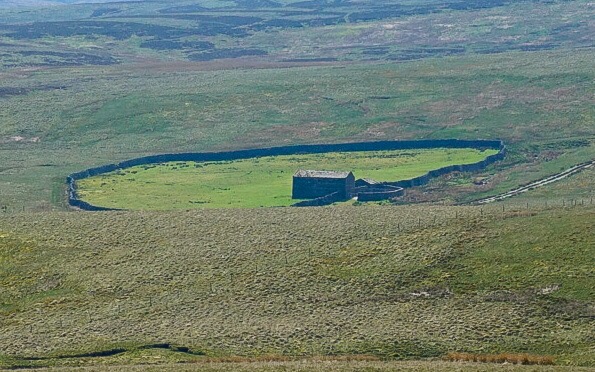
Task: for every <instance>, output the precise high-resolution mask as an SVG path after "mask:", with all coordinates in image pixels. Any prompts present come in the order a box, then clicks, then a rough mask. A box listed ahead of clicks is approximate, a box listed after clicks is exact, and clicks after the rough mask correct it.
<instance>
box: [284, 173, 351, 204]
mask: <svg viewBox="0 0 595 372" xmlns="http://www.w3.org/2000/svg"><path fill="white" fill-rule="evenodd" d="M354 191H355V177H354V175H353V173H352V172H335V171H317V170H298V171H297V172H295V174H294V175H293V189H292V194H291V197H292V198H293V199H314V198H319V197H321V196H325V195H329V194H332V193H335V192H337V193H339V195H338V197H339V198H340V199H344V200H346V199H349V198H351V197H352V195H353V193H354Z"/></svg>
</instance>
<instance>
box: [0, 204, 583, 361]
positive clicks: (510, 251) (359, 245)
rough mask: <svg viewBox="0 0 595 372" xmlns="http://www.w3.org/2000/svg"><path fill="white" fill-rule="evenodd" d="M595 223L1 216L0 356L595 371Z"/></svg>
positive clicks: (367, 213)
mask: <svg viewBox="0 0 595 372" xmlns="http://www.w3.org/2000/svg"><path fill="white" fill-rule="evenodd" d="M593 212H594V209H593V205H589V204H587V205H585V206H573V207H571V208H568V207H567V208H561V207H558V206H556V207H554V208H552V207H549V208H548V209H542V207H537V206H534V207H531V208H530V209H529V210H527V209H526V207H525V206H524V205H520V206H519V205H517V206H513V205H511V204H509V205H507V207H506V209H505V210H504V211H502V209H501V206H500V205H496V206H486V207H482V208H479V207H456V208H453V207H412V206H403V207H382V206H377V207H335V208H306V209H261V210H258V211H256V210H251V209H245V210H202V211H188V212H176V213H164V212H125V213H123V212H120V213H114V212H107V213H50V214H35V215H30V214H22V215H15V216H12V217H5V218H2V219H0V231H2V238H1V240H0V244H1V245H0V247H2V250H1V251H0V252H1V255H0V257H1V260H2V261H1V262H2V265H3V268H4V269H3V271H2V272H1V274H0V283H1V284H2V286H3V288H6V290H5V291H3V292H2V293H1V294H0V304H1V305H0V311H1V312H2V314H3V317H2V318H1V319H2V320H0V322H1V324H0V327H1V328H2V329H3V333H4V335H5V336H6V337H4V338H2V339H0V346H1V348H2V350H4V353H5V354H8V355H14V356H16V357H17V359H14V360H12V361H11V359H4V363H5V365H14V364H19V365H20V364H23V363H25V364H41V365H44V364H61V363H66V362H61V359H51V358H50V359H48V360H37V361H36V360H24V359H20V358H22V357H32V356H49V357H51V356H58V355H72V354H77V353H82V352H91V351H101V350H110V349H114V348H119V347H124V348H128V347H133V346H134V345H137V346H140V345H145V344H155V343H163V342H167V343H171V344H174V345H177V346H183V347H186V348H189V350H190V351H193V352H194V353H198V354H203V353H204V354H206V355H207V356H225V355H245V356H250V355H253V356H258V355H268V354H274V355H287V356H300V355H320V354H322V355H327V354H331V355H337V354H338V355H341V354H371V355H375V356H377V357H380V358H397V359H411V358H432V357H435V358H437V357H441V356H443V355H445V354H446V353H448V352H452V351H464V352H475V353H499V352H528V353H532V354H540V355H553V356H555V358H556V361H557V363H560V364H573V365H592V364H593V363H594V360H593V354H592V351H591V350H590V347H591V346H592V344H591V336H590V335H592V333H593V331H595V330H594V329H593V322H592V320H591V319H592V316H593V311H594V308H593V306H594V303H593V298H594V294H595V293H593V288H595V283H593V276H592V275H590V272H591V268H592V267H593V265H594V264H595V262H593V257H595V254H594V253H595V252H594V251H593V249H594V247H595V245H593V244H592V243H593V241H595V236H593V231H592V229H591V227H592V226H591V225H592V223H591V221H593V218H594V217H595V215H594V213H593ZM126 345H128V346H126ZM156 352H158V351H156ZM143 353H149V354H151V351H150V350H147V351H144V352H143ZM165 354H166V355H165V356H163V358H164V359H163V360H172V359H171V358H173V360H178V359H179V358H181V359H183V360H193V359H196V358H199V359H200V358H203V357H202V356H200V355H188V354H185V353H179V352H178V353H171V352H170V353H165ZM134 355H135V354H134V353H132V354H122V355H120V356H119V357H118V358H112V359H109V358H108V359H106V360H108V361H111V362H110V363H122V362H130V361H134ZM158 355H161V354H158ZM123 358H124V359H123ZM99 360H103V359H99ZM88 362H89V360H88V359H85V358H73V359H72V360H71V361H69V362H68V363H75V364H77V363H83V364H84V363H88Z"/></svg>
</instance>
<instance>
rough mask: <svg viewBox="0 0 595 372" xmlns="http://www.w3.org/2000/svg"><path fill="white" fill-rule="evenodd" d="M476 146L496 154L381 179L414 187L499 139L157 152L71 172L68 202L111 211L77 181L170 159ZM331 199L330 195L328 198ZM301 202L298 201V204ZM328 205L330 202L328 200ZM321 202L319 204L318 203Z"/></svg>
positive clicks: (498, 157)
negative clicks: (91, 199) (82, 193)
mask: <svg viewBox="0 0 595 372" xmlns="http://www.w3.org/2000/svg"><path fill="white" fill-rule="evenodd" d="M442 147H445V148H476V149H497V150H499V151H498V153H497V154H495V155H491V156H488V157H487V158H486V159H484V160H482V161H480V162H477V163H473V164H466V165H453V166H448V167H444V168H440V169H437V170H433V171H431V172H428V173H427V174H425V175H423V176H421V177H416V178H413V179H410V180H405V181H397V182H383V183H382V184H386V185H390V186H396V187H403V188H407V187H413V186H419V185H423V184H426V183H428V182H429V181H430V179H431V178H433V177H437V176H440V175H443V174H446V173H449V172H452V171H462V172H469V171H476V170H480V169H482V168H484V167H486V166H487V165H489V164H491V163H494V162H496V161H498V160H501V159H503V158H504V156H505V154H506V146H505V145H504V143H503V142H502V141H500V140H458V139H437V140H404V141H377V142H351V143H336V144H321V145H294V146H281V147H269V148H262V149H250V150H237V151H222V152H193V153H178V154H160V155H151V156H144V157H140V158H136V159H131V160H126V161H123V162H120V163H117V164H107V165H103V166H100V167H94V168H89V169H85V170H83V171H81V172H76V173H72V174H70V175H69V176H68V177H67V178H66V183H67V185H68V204H69V205H71V206H73V207H77V208H80V209H84V210H89V211H102V210H114V209H113V208H103V207H98V206H94V205H91V204H89V203H87V202H85V201H83V200H80V199H79V198H78V195H77V192H76V181H77V180H80V179H84V178H88V177H93V176H96V175H99V174H103V173H109V172H113V171H115V170H118V169H124V168H130V167H134V166H137V165H145V164H155V163H165V162H171V161H199V162H200V161H224V160H238V159H249V158H256V157H263V156H279V155H295V154H321V153H325V152H352V151H353V152H355V151H382V150H407V149H432V148H442ZM329 199H332V198H329ZM297 204H300V203H297ZM329 204H330V203H329ZM321 205H322V204H321Z"/></svg>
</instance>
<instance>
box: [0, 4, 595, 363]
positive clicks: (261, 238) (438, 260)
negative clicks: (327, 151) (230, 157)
mask: <svg viewBox="0 0 595 372" xmlns="http://www.w3.org/2000/svg"><path fill="white" fill-rule="evenodd" d="M594 12H595V9H594V5H593V4H592V3H591V2H588V1H583V0H570V1H555V0H554V1H514V2H512V1H510V2H509V1H501V0H473V1H457V0H446V1H436V0H427V1H423V2H422V1H409V0H403V1H392V0H382V1H357V2H356V1H347V0H336V1H323V0H312V1H293V0H262V1H246V0H233V1H231V0H230V1H211V0H194V1H190V0H183V1H176V3H175V5H173V4H172V2H170V1H140V2H115V3H105V4H71V5H65V6H31V7H22V6H21V7H3V8H0V286H1V291H0V331H1V332H0V368H25V367H26V368H31V367H36V366H38V367H44V366H45V367H47V366H51V367H56V368H58V367H69V366H87V367H88V368H99V367H98V366H99V365H103V366H105V367H104V368H106V369H110V368H116V367H114V366H120V367H117V368H124V369H127V368H138V369H143V368H147V367H146V366H147V365H148V364H155V363H160V364H163V365H160V366H158V367H156V368H166V367H165V365H170V367H168V368H172V370H173V369H176V368H187V369H188V370H195V369H201V368H202V369H205V368H210V369H213V370H233V369H237V368H242V369H245V370H273V369H278V368H286V369H289V370H307V369H312V368H320V369H328V368H325V367H329V368H336V369H337V370H339V369H345V370H350V369H351V370H354V369H356V368H359V367H361V368H366V366H367V368H370V369H378V370H383V369H386V370H389V369H397V368H402V369H407V368H409V369H423V368H425V369H427V370H433V369H437V368H441V369H445V370H448V369H452V368H460V369H461V370H495V369H498V370H500V369H501V368H500V367H501V366H498V367H495V366H485V365H483V364H479V363H473V362H470V363H462V364H461V363H460V362H450V361H442V359H443V358H444V359H448V355H449V353H469V354H472V355H478V354H490V355H492V354H493V355H495V354H502V353H504V354H509V355H512V356H514V355H517V354H524V353H526V354H529V355H532V356H535V358H538V357H541V358H546V359H547V358H551V360H553V361H554V363H555V364H556V366H551V367H544V366H540V367H539V368H544V369H545V368H549V369H551V370H564V369H570V368H578V367H579V366H583V367H585V368H586V369H588V368H592V367H593V366H595V353H594V352H593V342H594V340H593V336H592V335H593V334H594V333H595V329H594V327H595V323H594V322H593V319H594V314H595V297H594V295H595V294H594V293H593V288H595V282H594V277H593V274H592V267H594V266H595V265H594V263H595V262H593V258H594V257H595V252H594V249H595V248H594V247H595V244H594V243H595V236H594V235H593V234H594V233H593V221H594V220H595V209H594V207H593V197H594V196H595V195H594V192H593V185H594V183H595V170H594V169H593V168H590V169H586V170H585V171H583V172H581V173H579V174H577V175H574V176H572V177H569V178H566V179H564V180H561V181H559V182H557V183H552V184H549V185H547V186H544V187H541V188H539V189H535V190H532V191H529V192H527V193H525V194H523V195H521V196H518V197H515V198H511V199H508V200H506V201H504V202H500V203H496V204H490V205H485V206H478V205H473V204H470V203H469V202H472V201H473V200H476V199H478V198H481V197H485V196H489V195H494V194H497V193H500V192H504V191H507V190H509V189H512V188H514V187H517V186H519V185H522V184H526V183H528V182H531V181H535V180H538V179H540V178H543V177H545V176H548V175H552V174H555V173H557V172H560V171H562V170H564V169H566V168H568V167H571V166H573V165H575V164H578V163H582V162H586V161H591V160H593V159H594V158H595V124H594V117H595V105H594V102H593V101H594V94H593V81H594V78H595V75H594V71H595V68H594V63H593V61H595V52H594V50H593V40H592V35H593V21H592V15H593V13H594ZM423 138H430V139H435V138H462V139H477V138H483V139H502V140H504V141H505V142H506V144H507V146H508V154H507V157H506V159H504V160H503V161H501V162H498V163H496V164H493V165H491V166H489V167H488V168H486V169H485V170H483V171H481V172H479V173H475V174H462V173H461V174H450V175H447V176H444V177H441V178H438V179H436V180H434V181H432V182H431V183H430V184H428V185H426V186H423V187H419V188H414V189H411V190H408V193H407V195H406V196H405V197H404V198H403V199H400V200H398V201H396V202H395V203H384V204H382V205H376V204H366V205H340V206H331V207H323V208H242V209H219V208H214V209H208V210H207V209H200V210H184V209H182V210H177V211H148V210H137V211H118V212H102V213H87V212H80V211H73V210H69V209H68V206H67V202H66V193H65V191H66V186H65V177H66V175H68V174H70V173H72V172H76V171H80V170H83V169H86V168H89V167H94V166H99V165H102V164H110V163H114V162H120V161H123V160H127V159H130V158H136V157H140V156H146V155H152V154H158V153H172V152H202V151H220V150H235V149H245V148H259V147H265V146H280V145H287V144H311V143H339V142H347V141H371V140H383V139H423ZM478 181H479V182H478ZM517 359H518V361H521V362H522V358H520V359H519V358H517ZM546 359H541V360H546ZM401 360H406V361H405V362H401ZM470 360H472V358H471V359H470ZM547 360H549V359H547ZM181 362H186V363H187V364H184V365H183V367H181V366H180V365H179V364H176V365H175V366H173V367H172V366H171V364H172V363H181ZM122 365H124V367H122ZM132 365H136V366H137V367H132ZM89 366H92V367H89ZM503 368H506V369H519V370H523V369H525V368H531V367H521V366H515V365H510V364H509V365H508V366H506V367H503ZM534 368H535V367H534Z"/></svg>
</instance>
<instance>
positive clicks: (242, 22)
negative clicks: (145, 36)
mask: <svg viewBox="0 0 595 372" xmlns="http://www.w3.org/2000/svg"><path fill="white" fill-rule="evenodd" d="M112 18H115V19H118V18H126V19H181V20H187V21H197V22H201V25H200V26H199V27H201V26H203V24H202V23H204V24H207V25H208V24H211V23H212V24H219V25H227V26H230V27H239V26H248V25H251V24H254V23H258V22H262V21H263V19H262V18H259V17H249V16H230V15H224V16H213V15H204V14H171V15H132V16H129V15H127V16H119V17H112Z"/></svg>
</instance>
